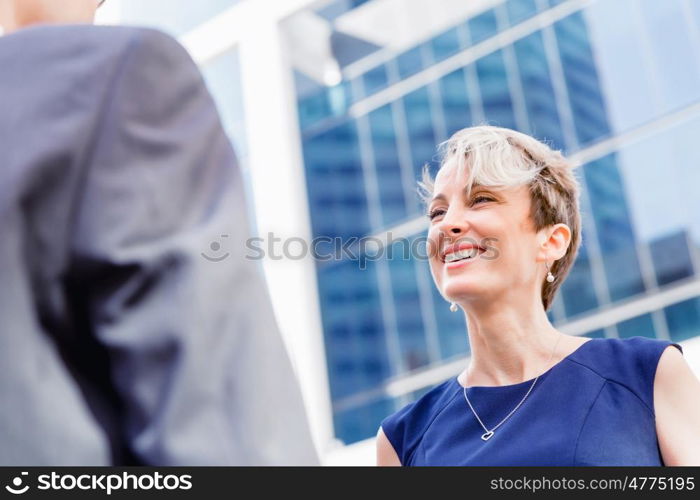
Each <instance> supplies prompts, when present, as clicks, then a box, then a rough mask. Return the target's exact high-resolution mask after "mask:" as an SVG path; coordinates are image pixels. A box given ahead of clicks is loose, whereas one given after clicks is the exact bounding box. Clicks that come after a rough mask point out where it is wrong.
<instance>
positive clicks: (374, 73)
mask: <svg viewBox="0 0 700 500" xmlns="http://www.w3.org/2000/svg"><path fill="white" fill-rule="evenodd" d="M362 82H363V83H364V87H365V96H368V95H372V94H374V93H375V92H377V91H379V90H381V89H383V88H384V87H386V86H387V84H388V83H389V77H388V75H387V70H386V65H384V64H381V65H379V66H377V67H376V68H372V69H371V70H369V71H367V72H366V73H365V74H364V75H362Z"/></svg>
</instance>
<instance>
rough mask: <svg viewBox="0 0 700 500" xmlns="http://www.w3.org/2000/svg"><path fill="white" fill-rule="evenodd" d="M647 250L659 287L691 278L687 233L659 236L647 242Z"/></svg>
mask: <svg viewBox="0 0 700 500" xmlns="http://www.w3.org/2000/svg"><path fill="white" fill-rule="evenodd" d="M649 250H650V252H651V258H652V260H653V262H654V270H655V271H656V281H657V282H658V284H659V285H661V286H663V285H667V284H669V283H673V282H674V281H678V280H682V279H685V278H689V277H691V276H693V262H692V260H691V257H690V251H689V249H688V233H687V231H685V230H682V231H678V232H675V233H672V234H666V235H664V236H659V237H657V238H655V239H653V240H652V241H650V242H649Z"/></svg>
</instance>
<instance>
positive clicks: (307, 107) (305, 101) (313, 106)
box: [299, 90, 331, 130]
mask: <svg viewBox="0 0 700 500" xmlns="http://www.w3.org/2000/svg"><path fill="white" fill-rule="evenodd" d="M330 116H331V107H330V104H329V102H328V95H327V93H326V91H325V90H323V91H321V92H316V93H315V94H312V95H310V96H307V97H304V98H302V99H300V100H299V126H300V127H301V129H302V130H304V129H306V128H308V127H310V126H311V125H313V124H314V123H317V122H319V121H321V120H323V119H324V118H328V117H330Z"/></svg>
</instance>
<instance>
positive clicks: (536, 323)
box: [377, 126, 700, 466]
mask: <svg viewBox="0 0 700 500" xmlns="http://www.w3.org/2000/svg"><path fill="white" fill-rule="evenodd" d="M420 188H421V193H422V195H423V198H424V200H425V202H426V205H427V216H428V218H429V220H430V229H429V232H428V243H429V253H430V258H429V263H430V270H431V273H432V276H433V280H434V282H435V285H436V286H437V288H438V290H439V291H440V293H441V294H442V296H443V297H444V298H445V299H446V300H447V301H449V302H451V303H452V305H451V307H450V309H451V310H453V311H457V310H459V308H461V309H462V310H463V312H464V316H465V320H466V323H467V332H466V333H467V335H466V336H467V340H468V342H469V347H470V351H471V353H472V356H471V360H470V362H469V364H468V366H467V367H466V368H465V369H464V370H463V371H462V372H461V373H460V374H459V375H458V376H456V377H453V378H450V379H449V380H446V381H445V382H443V383H442V384H440V385H438V386H436V387H434V388H432V389H431V390H429V391H428V392H427V393H426V394H424V395H423V396H422V397H421V398H420V399H418V400H417V401H414V402H413V403H410V404H408V405H406V406H404V407H403V408H402V409H400V410H399V411H398V412H396V413H394V414H392V415H390V416H388V417H386V418H385V419H384V420H383V421H382V424H381V427H380V429H379V431H378V435H377V462H378V464H379V465H502V466H512V465H663V464H664V463H667V464H670V463H673V464H674V465H675V464H679V463H685V464H690V463H698V461H699V460H698V457H697V452H695V451H691V450H693V449H695V448H692V447H690V445H689V444H688V441H689V439H688V436H694V435H695V436H697V435H698V430H697V429H698V428H700V411H698V408H697V406H695V407H692V406H691V405H688V404H686V405H684V406H676V407H680V408H682V412H683V415H682V416H679V415H678V414H677V413H676V414H673V416H670V414H669V413H672V412H669V409H670V408H672V407H673V406H672V405H678V404H679V402H680V401H681V400H682V398H685V399H686V400H694V399H696V398H693V397H692V396H693V394H696V393H697V392H698V390H700V382H698V381H697V379H695V378H694V377H693V376H692V374H691V373H690V370H683V366H684V364H685V362H684V360H683V356H682V355H681V353H682V349H681V346H680V345H678V344H673V343H671V342H669V341H665V340H655V339H649V338H645V337H641V336H635V337H631V338H627V339H624V340H621V339H613V338H604V339H588V338H581V337H577V336H572V335H565V334H563V333H561V332H560V331H558V330H557V329H555V328H554V326H553V325H552V324H551V323H550V321H549V318H548V317H547V314H546V311H547V309H549V307H550V306H551V304H552V301H553V299H554V296H555V294H556V292H557V290H558V289H559V287H560V286H561V284H562V282H563V281H564V279H565V277H566V276H567V274H568V272H569V270H570V269H571V267H572V265H573V263H574V261H575V259H576V255H577V252H578V249H579V246H580V242H581V217H580V214H579V193H580V188H579V183H578V181H577V179H576V177H575V175H574V168H573V165H572V164H571V163H570V162H569V161H568V160H567V159H566V158H564V156H563V155H562V154H561V153H560V152H558V151H554V150H552V149H551V148H549V147H548V146H547V145H546V144H543V143H541V142H539V141H537V140H536V139H534V138H532V137H529V136H527V135H525V134H522V133H519V132H516V131H513V130H509V129H503V128H498V127H490V126H481V127H472V128H467V129H463V130H461V131H459V132H457V133H456V134H455V135H454V136H453V137H452V138H450V140H449V141H447V142H446V143H444V144H443V145H442V162H441V166H440V169H439V171H438V173H437V176H436V177H435V179H434V180H433V179H432V178H431V177H430V175H429V174H428V172H427V169H426V170H424V178H423V181H422V182H421V183H420ZM584 344H586V345H584ZM670 345H674V346H675V347H676V348H677V349H678V350H679V351H680V352H679V353H676V356H662V355H663V354H664V352H665V350H666V348H667V347H669V346H670ZM657 366H658V367H660V368H661V369H660V370H659V373H660V374H661V375H659V376H655V374H656V370H657ZM674 367H675V368H674ZM668 373H682V374H684V377H683V378H682V380H683V385H682V387H680V388H679V387H678V386H674V385H673V384H672V383H671V382H669V380H670V377H669V376H668V375H667V374H668ZM538 381H539V383H538ZM655 382H656V383H655ZM672 386H673V387H672ZM679 394H680V395H679ZM655 411H658V413H659V415H660V416H661V417H662V418H659V419H656V418H655ZM679 425H680V426H681V427H683V428H684V429H683V430H680V431H679V430H678V426H679ZM671 426H673V428H674V431H673V432H670V431H669V428H670V427H671ZM657 432H658V436H662V437H663V439H662V442H661V443H660V442H659V437H658V436H657ZM682 436H685V439H683V438H682ZM695 439H697V438H695ZM691 441H692V440H691ZM694 454H695V455H694Z"/></svg>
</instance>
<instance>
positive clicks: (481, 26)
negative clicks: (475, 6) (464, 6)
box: [467, 9, 498, 45]
mask: <svg viewBox="0 0 700 500" xmlns="http://www.w3.org/2000/svg"><path fill="white" fill-rule="evenodd" d="M467 28H468V30H469V40H470V42H471V43H472V45H474V44H477V43H479V42H481V41H483V40H486V39H487V38H491V37H492V36H494V35H495V34H496V33H497V32H498V23H497V21H496V12H495V11H494V10H493V9H489V10H487V11H485V12H483V13H481V14H479V15H478V16H476V17H473V18H471V19H470V20H469V21H467Z"/></svg>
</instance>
